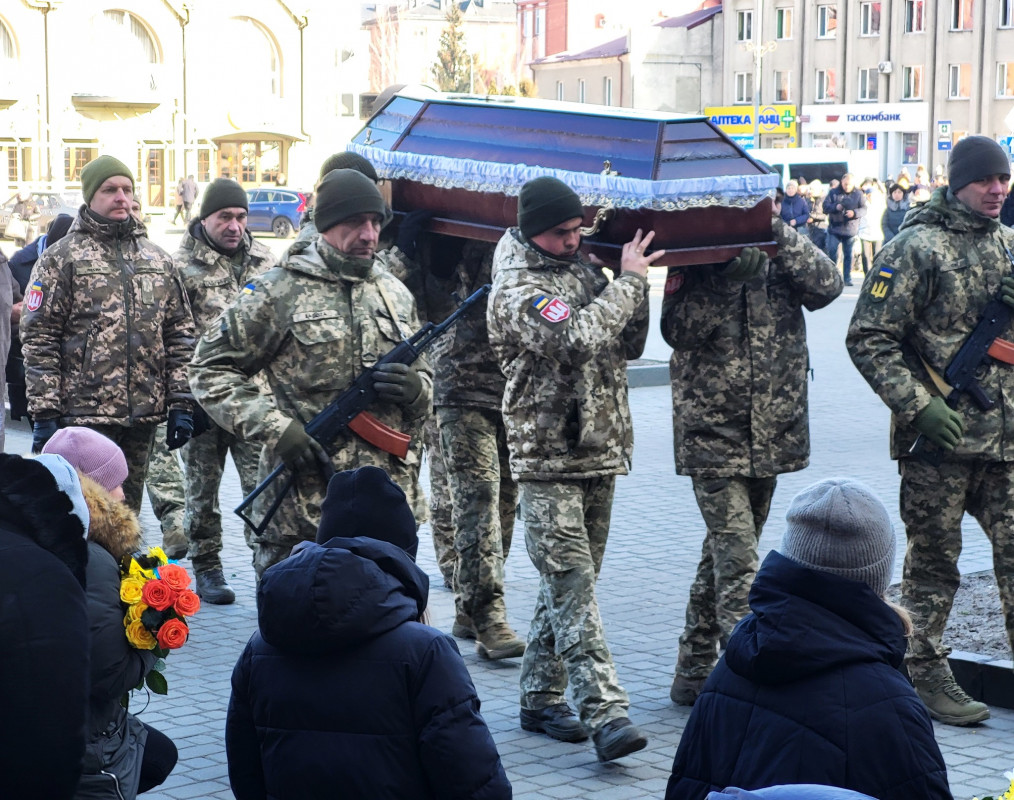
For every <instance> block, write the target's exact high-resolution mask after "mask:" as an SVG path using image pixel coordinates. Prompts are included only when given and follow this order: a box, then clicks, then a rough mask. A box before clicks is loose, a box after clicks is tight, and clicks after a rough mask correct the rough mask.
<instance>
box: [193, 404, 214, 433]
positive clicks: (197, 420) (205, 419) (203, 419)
mask: <svg viewBox="0 0 1014 800" xmlns="http://www.w3.org/2000/svg"><path fill="white" fill-rule="evenodd" d="M214 424H215V423H214V422H212V421H211V417H209V416H208V412H207V411H205V410H204V409H203V408H201V407H200V406H197V405H195V406H194V435H193V437H191V438H194V439H196V438H197V437H198V436H200V435H201V434H202V433H207V432H208V431H210V430H211V428H212V426H213V425H214Z"/></svg>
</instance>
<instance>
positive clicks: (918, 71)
mask: <svg viewBox="0 0 1014 800" xmlns="http://www.w3.org/2000/svg"><path fill="white" fill-rule="evenodd" d="M901 75H902V77H901V99H902V100H922V65H919V66H912V67H904V68H903V69H902V71H901Z"/></svg>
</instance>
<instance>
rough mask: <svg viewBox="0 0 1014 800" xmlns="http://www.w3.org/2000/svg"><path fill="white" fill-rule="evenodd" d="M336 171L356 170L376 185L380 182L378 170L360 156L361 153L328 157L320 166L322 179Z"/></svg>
mask: <svg viewBox="0 0 1014 800" xmlns="http://www.w3.org/2000/svg"><path fill="white" fill-rule="evenodd" d="M336 169H354V170H356V172H361V173H363V175H365V176H366V177H367V178H369V179H370V180H371V181H373V182H374V183H376V182H377V181H378V180H380V178H379V177H378V176H377V170H375V169H374V168H373V164H371V163H370V162H369V161H367V160H366V159H365V158H363V157H362V156H361V155H359V153H352V152H345V153H335V154H334V155H330V156H328V157H327V158H326V159H324V163H323V164H321V165H320V177H321V178H323V177H324V176H325V175H327V174H328V173H329V172H334V171H335V170H336Z"/></svg>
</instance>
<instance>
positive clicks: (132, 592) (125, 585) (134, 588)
mask: <svg viewBox="0 0 1014 800" xmlns="http://www.w3.org/2000/svg"><path fill="white" fill-rule="evenodd" d="M146 583H147V581H146V580H145V579H144V578H143V577H141V576H140V575H134V574H133V565H131V574H130V575H128V576H127V577H126V578H124V579H123V580H122V581H120V599H121V600H122V601H123V602H124V603H127V604H128V605H133V604H134V603H139V602H141V590H142V589H144V584H146Z"/></svg>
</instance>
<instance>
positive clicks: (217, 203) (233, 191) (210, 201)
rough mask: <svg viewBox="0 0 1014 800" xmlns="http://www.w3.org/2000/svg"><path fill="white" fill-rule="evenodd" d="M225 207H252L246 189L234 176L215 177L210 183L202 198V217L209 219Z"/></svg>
mask: <svg viewBox="0 0 1014 800" xmlns="http://www.w3.org/2000/svg"><path fill="white" fill-rule="evenodd" d="M223 208H245V209H247V210H249V209H250V201H249V199H248V198H247V194H246V189H244V188H243V187H242V186H240V185H239V184H238V183H236V181H234V180H233V179H232V178H215V180H213V181H212V182H211V183H209V184H208V188H207V189H205V190H204V197H202V198H201V219H207V218H208V217H210V216H211V215H212V214H214V213H215V212H216V211H221V210H222V209H223Z"/></svg>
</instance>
